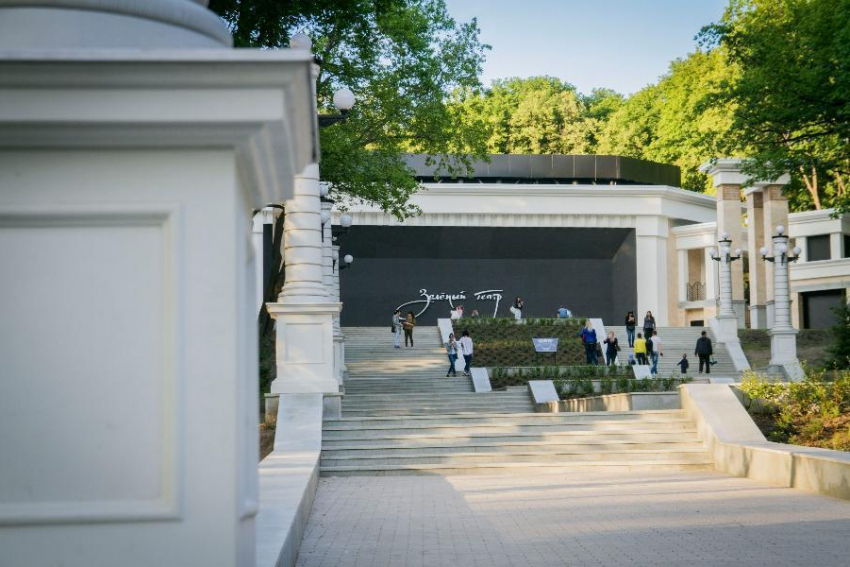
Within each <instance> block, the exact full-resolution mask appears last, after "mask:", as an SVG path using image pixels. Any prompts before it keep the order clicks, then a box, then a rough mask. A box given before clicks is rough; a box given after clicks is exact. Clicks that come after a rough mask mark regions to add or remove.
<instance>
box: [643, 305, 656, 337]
mask: <svg viewBox="0 0 850 567" xmlns="http://www.w3.org/2000/svg"><path fill="white" fill-rule="evenodd" d="M654 330H655V317H653V316H652V311H647V312H646V317H644V318H643V336H644V338H646V340H649V339H651V338H652V331H654Z"/></svg>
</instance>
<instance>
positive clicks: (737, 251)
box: [735, 248, 743, 256]
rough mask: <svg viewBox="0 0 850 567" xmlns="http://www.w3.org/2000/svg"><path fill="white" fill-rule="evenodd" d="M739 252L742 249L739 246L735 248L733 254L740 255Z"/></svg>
mask: <svg viewBox="0 0 850 567" xmlns="http://www.w3.org/2000/svg"><path fill="white" fill-rule="evenodd" d="M741 252H743V250H741V249H740V248H735V256H740V255H741Z"/></svg>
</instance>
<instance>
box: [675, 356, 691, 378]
mask: <svg viewBox="0 0 850 567" xmlns="http://www.w3.org/2000/svg"><path fill="white" fill-rule="evenodd" d="M690 365H691V364H690V363H689V362H688V353H684V354H682V360H680V361H679V362H677V363H676V366H679V367H680V368H681V369H682V375H683V376H685V375H687V374H688V367H689V366H690Z"/></svg>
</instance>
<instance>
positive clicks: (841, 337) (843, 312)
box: [829, 301, 850, 368]
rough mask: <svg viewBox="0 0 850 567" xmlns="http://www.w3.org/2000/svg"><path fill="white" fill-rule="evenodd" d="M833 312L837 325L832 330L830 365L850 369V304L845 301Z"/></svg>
mask: <svg viewBox="0 0 850 567" xmlns="http://www.w3.org/2000/svg"><path fill="white" fill-rule="evenodd" d="M833 312H834V313H835V325H833V326H832V328H831V331H832V336H833V343H832V345H831V346H830V347H829V355H830V364H832V365H833V366H835V367H836V368H850V304H848V303H847V302H846V301H845V302H844V303H843V304H842V305H841V306H840V307H836V308H834V309H833Z"/></svg>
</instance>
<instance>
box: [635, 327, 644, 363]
mask: <svg viewBox="0 0 850 567" xmlns="http://www.w3.org/2000/svg"><path fill="white" fill-rule="evenodd" d="M635 360H637V363H638V364H641V365H646V340H644V338H643V333H638V334H637V338H636V339H635Z"/></svg>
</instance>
